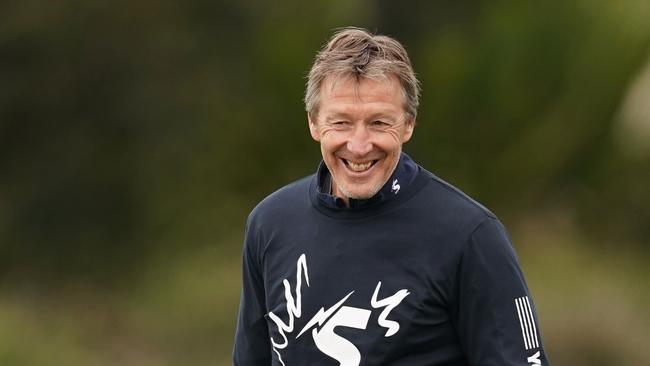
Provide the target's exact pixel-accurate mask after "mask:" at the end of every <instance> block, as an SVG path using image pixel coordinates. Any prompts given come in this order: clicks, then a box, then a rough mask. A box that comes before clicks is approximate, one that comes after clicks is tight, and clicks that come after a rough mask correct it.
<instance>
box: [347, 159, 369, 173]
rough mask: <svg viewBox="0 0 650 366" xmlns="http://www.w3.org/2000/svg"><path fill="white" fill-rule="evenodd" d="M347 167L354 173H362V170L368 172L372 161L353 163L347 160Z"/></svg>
mask: <svg viewBox="0 0 650 366" xmlns="http://www.w3.org/2000/svg"><path fill="white" fill-rule="evenodd" d="M347 162H348V166H349V167H350V169H351V170H353V171H355V172H362V171H364V170H368V169H369V168H370V166H371V165H372V161H369V162H367V163H353V162H351V161H349V160H347Z"/></svg>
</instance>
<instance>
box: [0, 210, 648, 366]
mask: <svg viewBox="0 0 650 366" xmlns="http://www.w3.org/2000/svg"><path fill="white" fill-rule="evenodd" d="M509 226H513V228H514V229H513V230H512V233H513V240H514V242H515V245H516V247H517V250H518V253H519V256H520V259H521V262H522V267H523V269H524V272H525V273H526V276H527V279H528V282H529V286H530V288H531V290H532V291H533V295H534V298H535V302H536V305H537V308H538V313H539V317H540V323H541V330H542V334H543V338H544V340H545V344H546V347H547V350H548V353H549V355H550V357H551V361H553V364H554V365H574V366H582V365H584V366H587V365H590V366H593V365H602V366H605V365H617V366H627V365H630V366H632V365H647V364H650V351H649V350H648V348H647V347H646V345H645V342H646V341H647V334H650V314H648V312H647V309H648V308H649V306H650V288H649V286H648V281H647V279H648V278H650V269H649V268H648V266H647V265H646V263H647V262H648V260H650V256H649V255H648V253H647V252H646V253H642V254H639V253H638V252H635V251H632V250H628V249H626V248H629V246H625V245H623V244H624V243H616V244H612V245H617V248H618V250H608V249H607V247H606V246H604V245H603V243H593V242H590V241H589V240H587V239H585V238H584V237H583V236H581V234H580V233H579V232H577V231H576V230H575V227H574V226H573V225H572V224H571V223H567V222H565V220H564V219H562V217H561V215H559V214H558V215H554V214H553V215H552V214H545V215H542V216H538V217H527V218H525V219H524V220H521V221H519V222H518V223H517V224H515V225H509ZM240 239H241V238H240V234H239V233H233V234H232V235H229V236H227V239H226V240H228V241H230V242H231V243H230V244H232V245H208V246H204V247H202V249H200V250H196V249H193V250H191V251H187V252H182V253H180V252H177V253H170V252H168V253H166V254H163V255H160V256H158V257H156V258H155V259H152V260H151V261H150V262H149V263H148V265H146V266H144V267H143V268H141V270H140V273H141V275H140V276H139V277H138V280H137V281H135V282H134V283H132V284H131V285H130V286H127V287H126V288H124V289H120V290H115V289H112V290H103V291H102V290H98V288H97V287H93V286H87V285H85V284H83V283H77V284H69V283H68V284H66V285H64V286H62V287H60V288H56V289H53V288H50V289H42V288H38V286H35V285H32V287H31V288H24V287H23V288H19V287H12V288H7V287H5V288H2V289H1V292H0V364H1V365H25V366H31V365H45V364H48V365H66V366H74V365H118V364H119V365H127V366H128V365H133V366H136V365H137V366H147V365H197V366H201V365H230V352H231V348H232V338H233V332H234V327H235V317H236V311H237V305H238V300H239V286H240V277H239V266H240V261H239V252H238V251H236V250H230V251H226V250H225V249H223V248H232V247H237V246H238V244H235V242H239V240H240ZM594 345H595V347H594Z"/></svg>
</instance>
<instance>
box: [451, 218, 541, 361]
mask: <svg viewBox="0 0 650 366" xmlns="http://www.w3.org/2000/svg"><path fill="white" fill-rule="evenodd" d="M456 281H457V283H456V291H457V295H456V296H457V304H456V306H455V309H454V312H453V314H452V317H453V319H454V322H455V325H456V328H457V333H458V336H459V339H460V342H461V344H462V347H463V349H464V352H465V355H466V357H467V361H468V364H469V365H472V366H479V365H480V366H510V365H513V366H514V365H517V366H519V365H529V366H538V365H543V366H548V360H547V358H546V354H545V352H544V348H543V345H542V339H541V336H540V333H541V332H540V329H539V324H538V323H537V316H536V312H535V306H534V304H533V301H532V298H531V296H530V293H529V291H528V287H527V285H526V281H525V279H524V276H523V273H522V271H521V269H520V267H519V263H518V260H517V256H516V254H515V251H514V249H513V247H512V244H511V243H510V240H509V238H508V235H507V233H506V231H505V228H504V227H503V225H501V223H500V222H499V221H498V220H497V219H495V218H492V217H488V218H486V219H485V220H484V221H483V222H482V223H481V224H480V225H479V226H478V227H477V228H476V229H475V230H474V232H473V233H472V234H471V236H470V237H469V239H468V241H467V243H466V245H465V247H464V248H463V251H462V254H461V259H460V262H459V267H458V272H457V277H456Z"/></svg>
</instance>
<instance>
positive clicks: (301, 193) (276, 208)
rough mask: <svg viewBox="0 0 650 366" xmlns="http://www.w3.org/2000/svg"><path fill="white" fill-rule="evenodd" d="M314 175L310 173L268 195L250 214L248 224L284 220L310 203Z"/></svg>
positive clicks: (253, 224) (255, 224)
mask: <svg viewBox="0 0 650 366" xmlns="http://www.w3.org/2000/svg"><path fill="white" fill-rule="evenodd" d="M313 179H314V175H313V174H312V175H309V176H306V177H304V178H301V179H299V180H297V181H294V182H292V183H289V184H287V185H285V186H284V187H282V188H280V189H278V190H276V191H275V192H273V193H271V194H269V195H268V196H266V197H265V198H264V199H263V200H262V201H260V203H258V204H257V206H255V208H253V210H252V211H251V213H250V214H249V215H248V224H247V226H249V227H250V226H256V227H259V225H263V224H264V223H266V222H269V221H270V222H273V221H278V220H280V221H284V222H286V220H287V217H289V216H292V215H294V214H295V212H297V211H300V209H301V208H304V207H306V206H307V205H309V187H310V184H311V182H312V180H313Z"/></svg>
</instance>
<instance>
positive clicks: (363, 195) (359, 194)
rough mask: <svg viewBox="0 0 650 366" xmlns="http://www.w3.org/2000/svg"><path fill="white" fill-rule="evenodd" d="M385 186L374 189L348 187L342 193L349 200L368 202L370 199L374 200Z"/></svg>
mask: <svg viewBox="0 0 650 366" xmlns="http://www.w3.org/2000/svg"><path fill="white" fill-rule="evenodd" d="M382 186H383V184H381V185H378V187H372V188H370V189H347V188H349V186H348V187H343V189H341V192H342V193H343V194H344V195H345V196H346V197H348V198H352V199H354V200H367V199H369V198H372V197H373V196H374V195H376V194H377V192H379V190H380V189H381V187H382Z"/></svg>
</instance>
